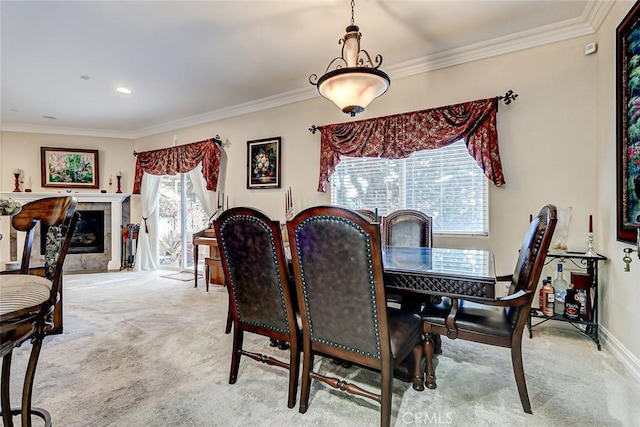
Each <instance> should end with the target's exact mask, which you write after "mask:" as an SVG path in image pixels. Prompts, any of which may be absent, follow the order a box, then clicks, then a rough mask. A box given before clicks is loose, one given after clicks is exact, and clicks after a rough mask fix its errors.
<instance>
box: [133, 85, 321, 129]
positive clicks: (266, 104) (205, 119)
mask: <svg viewBox="0 0 640 427" xmlns="http://www.w3.org/2000/svg"><path fill="white" fill-rule="evenodd" d="M316 94H317V91H316V90H315V89H313V88H304V89H296V90H292V91H289V92H284V93H281V94H278V95H274V96H270V97H267V98H262V99H258V100H255V101H251V102H245V103H244V104H238V105H233V106H231V107H227V108H221V109H219V110H214V111H209V112H207V113H202V114H198V115H195V116H190V117H184V118H182V119H178V120H172V121H170V122H166V123H162V124H159V125H157V126H149V127H146V128H143V129H139V130H137V131H135V132H134V135H135V137H136V138H143V137H145V136H151V135H157V134H159V133H164V132H172V131H175V130H178V129H183V128H187V127H191V126H197V125H201V124H204V123H210V122H215V121H218V120H223V119H228V118H230V117H237V116H242V115H245V114H250V113H255V112H258V111H263V110H268V109H270V108H276V107H281V106H283V105H289V104H293V103H296V102H300V101H307V100H309V99H313V98H315V97H316Z"/></svg>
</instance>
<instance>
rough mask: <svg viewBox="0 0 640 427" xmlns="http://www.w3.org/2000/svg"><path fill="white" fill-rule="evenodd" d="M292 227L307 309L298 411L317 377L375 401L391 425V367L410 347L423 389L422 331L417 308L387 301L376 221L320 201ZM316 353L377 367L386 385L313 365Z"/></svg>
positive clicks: (295, 263)
mask: <svg viewBox="0 0 640 427" xmlns="http://www.w3.org/2000/svg"><path fill="white" fill-rule="evenodd" d="M287 228H288V232H289V241H290V242H291V256H292V264H293V271H294V276H295V280H296V294H297V297H298V305H299V307H300V316H301V317H302V337H303V338H302V342H303V364H302V384H301V395H300V407H299V410H300V412H301V413H305V412H306V411H307V409H308V405H309V394H310V388H311V379H312V378H313V379H316V380H319V381H322V382H323V383H325V384H328V385H329V386H331V387H334V388H337V389H340V390H342V391H346V392H348V393H351V394H354V395H358V396H362V397H366V398H370V399H373V400H375V401H377V402H378V403H380V405H381V418H380V419H381V421H380V424H381V425H383V426H388V425H389V424H390V419H391V398H392V395H391V389H392V381H393V367H394V366H395V365H397V364H399V363H400V362H401V361H402V360H404V359H405V358H406V356H407V355H408V354H410V353H412V352H413V354H414V357H415V360H416V363H415V364H414V369H413V375H414V383H413V388H414V389H416V390H420V391H421V390H424V385H423V373H422V367H421V364H420V360H421V359H422V350H421V348H420V347H421V343H422V336H421V326H420V324H421V320H420V316H419V315H417V314H414V313H407V312H403V311H401V310H398V309H393V308H390V309H387V305H386V302H385V289H384V283H383V266H382V254H381V245H380V229H379V227H378V224H377V223H372V222H369V221H368V220H367V219H366V218H364V217H363V216H362V215H360V214H358V213H356V212H354V211H351V210H348V209H345V208H339V207H332V206H317V207H312V208H308V209H306V210H304V211H302V212H300V213H299V214H298V215H296V216H295V217H294V218H293V219H292V220H291V221H288V222H287ZM315 355H321V356H327V357H329V358H338V359H341V360H345V361H349V362H353V363H354V364H357V365H360V366H363V367H366V368H369V369H373V370H376V371H379V372H380V374H381V391H380V393H379V394H377V393H374V392H372V391H369V390H365V389H363V388H361V387H359V386H357V385H355V384H352V383H347V382H345V381H344V380H341V379H338V378H335V377H331V376H327V375H324V374H320V373H318V372H316V371H313V364H314V356H315Z"/></svg>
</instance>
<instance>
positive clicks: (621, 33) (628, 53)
mask: <svg viewBox="0 0 640 427" xmlns="http://www.w3.org/2000/svg"><path fill="white" fill-rule="evenodd" d="M616 46H617V47H616V49H617V51H616V60H617V64H616V65H617V70H616V79H617V81H616V86H617V112H616V117H617V147H616V159H617V239H618V240H619V241H623V242H629V243H635V242H636V233H637V229H638V228H640V3H636V4H635V5H634V6H633V8H632V9H631V10H630V11H629V13H628V14H627V16H625V18H624V19H623V20H622V22H621V23H620V25H619V26H618V29H617V34H616Z"/></svg>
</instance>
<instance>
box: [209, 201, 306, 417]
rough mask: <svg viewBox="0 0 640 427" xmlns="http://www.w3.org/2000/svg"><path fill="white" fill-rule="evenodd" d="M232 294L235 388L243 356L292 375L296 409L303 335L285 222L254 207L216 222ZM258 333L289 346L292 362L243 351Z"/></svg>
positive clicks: (290, 400)
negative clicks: (248, 339)
mask: <svg viewBox="0 0 640 427" xmlns="http://www.w3.org/2000/svg"><path fill="white" fill-rule="evenodd" d="M214 228H215V232H216V238H217V241H218V248H219V250H220V257H221V260H222V267H223V270H224V275H225V283H226V284H227V289H228V292H229V299H230V305H231V312H232V318H233V326H234V338H233V354H232V361H231V372H230V374H229V382H230V383H232V384H233V383H235V382H236V378H237V375H238V367H239V363H240V356H241V355H242V356H249V357H251V358H252V359H254V360H257V361H260V362H264V363H267V364H270V365H276V366H280V367H283V368H286V369H288V370H289V397H288V403H287V405H288V406H289V408H292V407H293V406H295V401H296V390H297V384H298V372H299V366H298V365H299V350H298V348H299V347H298V342H299V339H300V332H299V328H298V324H297V322H296V315H295V305H294V301H293V298H292V295H291V292H290V286H289V270H288V266H287V260H286V258H285V252H284V247H283V241H282V234H281V228H280V223H279V222H278V221H272V220H271V219H270V218H269V217H268V216H267V215H265V214H264V213H263V212H260V211H258V210H256V209H253V208H248V207H236V208H231V209H227V210H226V211H224V212H223V213H222V214H220V216H219V217H218V219H217V220H216V221H215V223H214ZM245 331H246V332H252V333H255V334H259V335H263V336H266V337H269V338H271V339H272V342H274V341H275V342H279V343H289V344H288V345H289V347H290V354H289V363H288V364H287V363H284V362H281V361H279V360H277V359H274V358H271V357H269V356H264V355H261V354H258V353H252V352H250V351H247V350H245V349H244V348H243V338H242V337H243V333H244V332H245Z"/></svg>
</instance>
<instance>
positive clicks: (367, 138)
mask: <svg viewBox="0 0 640 427" xmlns="http://www.w3.org/2000/svg"><path fill="white" fill-rule="evenodd" d="M497 111H498V98H497V97H496V98H488V99H479V100H476V101H470V102H465V103H462V104H455V105H448V106H445V107H438V108H431V109H428V110H421V111H415V112H412V113H402V114H395V115H392V116H385V117H378V118H375V119H369V120H360V121H355V122H349V123H340V124H332V125H326V126H322V128H321V129H320V134H321V139H320V181H319V183H318V191H321V192H325V191H326V189H327V184H328V183H329V179H330V177H331V175H332V174H333V172H334V171H335V169H336V166H337V165H338V163H340V156H348V157H383V158H387V159H402V158H405V157H408V156H409V155H410V154H411V153H413V152H414V151H419V150H429V149H433V148H441V147H444V146H446V145H449V144H452V143H454V142H456V141H459V140H460V139H462V140H464V142H465V144H466V145H467V149H468V150H469V155H471V157H473V158H474V159H475V160H476V162H477V163H478V166H480V167H481V168H482V170H483V171H484V174H485V175H486V177H487V178H488V179H490V180H491V182H493V183H494V184H495V185H497V186H500V185H502V184H504V177H503V175H502V165H501V163H500V154H499V152H498V131H497V129H496V113H497Z"/></svg>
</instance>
